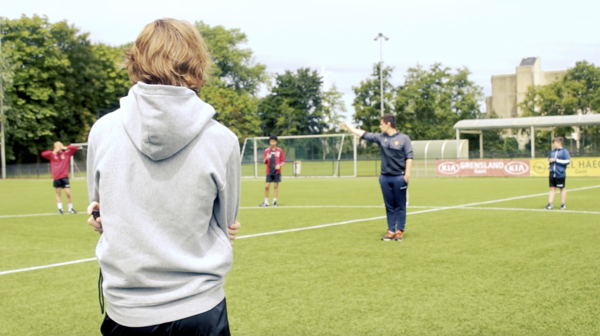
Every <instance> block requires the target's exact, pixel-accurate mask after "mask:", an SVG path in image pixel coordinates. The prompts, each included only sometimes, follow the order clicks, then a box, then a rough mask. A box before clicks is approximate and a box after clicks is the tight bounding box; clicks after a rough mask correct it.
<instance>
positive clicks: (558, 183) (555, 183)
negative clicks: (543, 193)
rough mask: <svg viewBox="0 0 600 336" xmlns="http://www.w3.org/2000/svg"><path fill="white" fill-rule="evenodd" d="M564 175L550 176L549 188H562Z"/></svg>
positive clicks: (564, 180) (564, 179)
mask: <svg viewBox="0 0 600 336" xmlns="http://www.w3.org/2000/svg"><path fill="white" fill-rule="evenodd" d="M566 180H567V178H566V177H552V176H550V188H564V187H565V182H566Z"/></svg>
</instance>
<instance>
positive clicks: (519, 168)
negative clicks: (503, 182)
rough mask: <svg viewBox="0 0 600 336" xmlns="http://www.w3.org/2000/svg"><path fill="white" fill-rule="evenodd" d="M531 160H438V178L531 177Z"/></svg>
mask: <svg viewBox="0 0 600 336" xmlns="http://www.w3.org/2000/svg"><path fill="white" fill-rule="evenodd" d="M530 175H531V174H530V167H529V160H437V176H439V177H443V176H504V177H512V176H530Z"/></svg>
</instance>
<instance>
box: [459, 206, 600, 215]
mask: <svg viewBox="0 0 600 336" xmlns="http://www.w3.org/2000/svg"><path fill="white" fill-rule="evenodd" d="M460 209H467V210H505V211H534V212H547V213H556V212H560V213H580V214H591V215H600V211H585V210H559V209H556V210H546V209H527V208H489V207H462V208H460Z"/></svg>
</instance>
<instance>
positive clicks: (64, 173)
mask: <svg viewBox="0 0 600 336" xmlns="http://www.w3.org/2000/svg"><path fill="white" fill-rule="evenodd" d="M77 148H78V147H77V146H75V145H69V146H67V147H65V145H63V144H62V143H61V142H60V141H57V142H55V143H54V150H46V151H43V152H42V157H44V158H45V159H47V160H49V161H50V171H51V172H52V179H54V182H53V186H54V188H56V205H57V206H58V213H60V214H61V215H62V214H63V207H62V200H61V189H64V190H65V194H66V195H67V201H68V202H69V213H72V214H75V213H77V211H75V209H73V203H72V201H71V185H70V184H69V163H70V162H71V157H72V156H73V154H75V152H76V151H77Z"/></svg>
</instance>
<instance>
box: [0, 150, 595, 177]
mask: <svg viewBox="0 0 600 336" xmlns="http://www.w3.org/2000/svg"><path fill="white" fill-rule="evenodd" d="M578 156H579V155H572V157H573V158H576V157H578ZM596 157H597V156H596ZM542 158H544V157H542ZM439 159H442V158H439ZM446 159H448V158H446ZM450 159H452V158H450ZM495 159H512V160H515V159H524V160H528V159H530V158H528V157H526V156H521V157H506V156H505V157H495ZM437 160H438V159H428V160H413V168H412V176H413V177H436V176H437V173H436V170H437V165H436V161H437ZM474 160H475V159H474ZM337 162H338V161H337V160H314V161H311V160H306V161H302V166H303V168H302V169H303V175H297V176H296V175H294V173H293V172H292V169H291V168H290V167H291V162H290V164H289V165H286V166H290V167H287V168H289V170H284V171H283V172H282V174H283V175H284V176H286V177H291V178H293V177H303V176H306V175H311V172H312V170H314V171H315V172H312V173H313V174H312V175H320V176H331V177H338V176H344V175H349V174H350V173H351V170H353V164H352V162H353V161H352V160H341V161H339V162H340V164H336V163H337ZM284 167H285V166H284ZM356 168H357V176H378V175H379V173H380V168H381V161H380V160H379V159H373V158H365V159H360V158H359V159H358V160H357V165H356ZM242 175H243V176H245V177H250V176H254V164H253V163H250V162H242ZM259 175H260V176H264V170H263V167H261V169H260V170H259ZM6 177H7V178H36V179H51V178H52V174H51V172H50V163H47V162H46V163H31V164H15V165H7V166H6ZM70 177H71V178H75V179H77V178H85V177H86V163H85V161H84V162H73V163H72V164H71V175H70Z"/></svg>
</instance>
